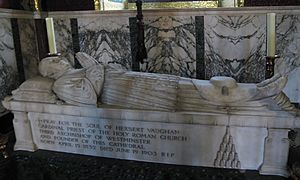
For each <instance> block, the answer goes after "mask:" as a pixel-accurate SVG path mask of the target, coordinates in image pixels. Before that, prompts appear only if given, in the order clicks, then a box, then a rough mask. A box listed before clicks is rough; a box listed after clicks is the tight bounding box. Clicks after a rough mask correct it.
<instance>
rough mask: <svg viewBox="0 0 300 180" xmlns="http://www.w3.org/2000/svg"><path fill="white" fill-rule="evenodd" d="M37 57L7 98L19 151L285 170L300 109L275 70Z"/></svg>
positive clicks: (281, 172)
mask: <svg viewBox="0 0 300 180" xmlns="http://www.w3.org/2000/svg"><path fill="white" fill-rule="evenodd" d="M76 56H77V59H78V60H79V62H80V63H81V65H82V67H83V68H82V69H74V68H73V67H72V66H71V64H70V63H69V62H68V61H67V60H66V59H65V58H63V57H48V58H45V59H43V60H42V61H41V62H40V64H39V72H40V76H37V77H34V78H31V79H29V80H27V81H25V82H24V83H23V84H21V85H20V87H19V88H18V89H17V90H15V91H13V92H12V94H13V95H12V96H10V97H7V98H5V100H4V101H3V102H2V103H3V106H4V107H5V108H7V109H9V110H11V111H12V112H13V113H14V128H15V133H16V139H17V142H16V145H15V150H26V151H36V150H38V149H45V150H52V151H60V152H68V153H75V154H85V155H92V156H101V157H110V158H119V159H129V160H138V161H146V162H159V163H167V164H181V165H191V166H207V167H218V168H234V169H249V170H258V171H259V172H260V173H261V174H269V175H280V176H288V172H287V169H286V163H287V157H288V150H289V139H288V132H289V130H290V129H293V128H299V127H300V118H299V115H300V112H299V110H298V109H296V108H295V107H294V106H293V105H292V104H291V103H290V101H289V99H288V98H287V97H286V95H285V94H284V93H283V92H282V89H283V88H284V87H285V85H286V82H287V77H286V75H285V74H280V72H278V73H277V74H275V75H274V77H272V78H271V79H267V80H264V81H262V82H261V83H258V84H254V83H237V82H236V81H235V80H234V79H233V78H230V77H220V76H217V77H212V78H211V79H210V80H196V79H190V78H183V77H179V76H174V75H164V74H152V73H141V72H131V71H127V70H126V69H122V68H121V67H118V65H115V64H112V63H110V64H108V65H103V64H99V63H98V62H97V61H96V60H95V59H94V58H92V57H90V56H88V55H87V54H85V53H82V52H79V53H77V54H76Z"/></svg>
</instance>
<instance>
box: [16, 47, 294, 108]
mask: <svg viewBox="0 0 300 180" xmlns="http://www.w3.org/2000/svg"><path fill="white" fill-rule="evenodd" d="M76 57H77V59H78V60H79V62H80V64H81V65H82V67H83V68H81V69H74V68H73V67H72V66H71V65H70V63H69V62H68V60H67V59H65V58H63V57H48V58H45V59H43V60H42V61H41V62H40V65H39V71H40V74H41V75H42V76H44V77H45V78H50V79H54V83H53V86H52V90H53V92H54V93H55V94H56V96H57V97H58V98H59V99H60V100H62V101H63V102H65V103H67V104H73V105H80V106H82V105H93V106H96V105H100V104H106V105H111V106H117V107H122V108H131V109H148V110H160V111H199V109H205V108H210V107H212V106H236V107H238V106H246V107H248V108H249V107H250V108H257V107H259V108H264V107H265V105H266V103H267V101H266V98H268V97H272V96H274V97H273V100H275V101H278V104H281V106H282V108H283V107H284V108H285V110H294V109H293V106H292V105H291V104H290V103H289V101H288V99H287V98H286V96H284V95H282V93H281V91H282V89H283V88H284V86H285V84H286V82H287V78H286V76H282V75H281V74H279V73H278V74H276V75H275V76H274V77H273V78H271V79H267V80H265V81H263V82H261V83H259V84H253V83H251V84H245V83H237V82H236V81H235V80H234V79H233V78H230V77H213V78H211V79H210V80H209V81H207V80H197V79H190V78H182V77H179V76H173V75H166V74H153V73H141V72H131V71H126V70H124V69H122V68H121V67H116V66H118V65H114V64H109V65H102V64H99V63H98V62H97V61H96V60H95V59H94V58H92V57H90V56H89V55H87V54H85V53H82V52H79V53H77V54H76ZM19 89H22V86H21V87H20V88H19ZM14 94H15V95H14V97H17V94H16V93H14ZM275 95H276V96H275Z"/></svg>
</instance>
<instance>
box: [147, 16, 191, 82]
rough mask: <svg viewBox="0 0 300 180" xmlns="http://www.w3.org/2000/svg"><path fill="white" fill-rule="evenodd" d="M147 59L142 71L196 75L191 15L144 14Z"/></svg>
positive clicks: (186, 75) (185, 75)
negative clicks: (147, 15)
mask: <svg viewBox="0 0 300 180" xmlns="http://www.w3.org/2000/svg"><path fill="white" fill-rule="evenodd" d="M144 23H145V45H146V48H147V52H148V59H147V60H146V61H145V63H144V64H142V65H141V71H143V72H155V73H162V74H173V75H178V76H183V77H192V78H195V77H196V38H195V18H194V17H191V16H186V17H183V16H182V17H180V16H158V17H155V16H154V17H145V18H144Z"/></svg>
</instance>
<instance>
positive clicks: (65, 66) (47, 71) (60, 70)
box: [39, 56, 74, 79]
mask: <svg viewBox="0 0 300 180" xmlns="http://www.w3.org/2000/svg"><path fill="white" fill-rule="evenodd" d="M71 69H74V68H73V67H72V65H71V64H70V63H69V62H68V60H67V59H66V58H64V57H60V56H55V57H46V58H44V59H42V61H41V62H40V63H39V72H40V74H41V75H42V76H44V77H49V78H52V79H58V78H59V77H61V76H62V75H63V74H65V73H66V72H67V71H68V70H71Z"/></svg>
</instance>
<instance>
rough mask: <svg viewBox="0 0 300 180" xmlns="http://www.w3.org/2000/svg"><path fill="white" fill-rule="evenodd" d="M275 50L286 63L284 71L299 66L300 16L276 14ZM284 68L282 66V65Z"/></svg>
mask: <svg viewBox="0 0 300 180" xmlns="http://www.w3.org/2000/svg"><path fill="white" fill-rule="evenodd" d="M276 42H277V43H276V51H277V54H278V55H279V56H281V57H282V58H283V59H284V61H285V63H286V64H287V65H288V69H286V70H285V71H286V72H290V71H292V70H293V69H295V68H296V67H299V66H300V16H299V15H283V14H277V16H276ZM282 68H284V67H282Z"/></svg>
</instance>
